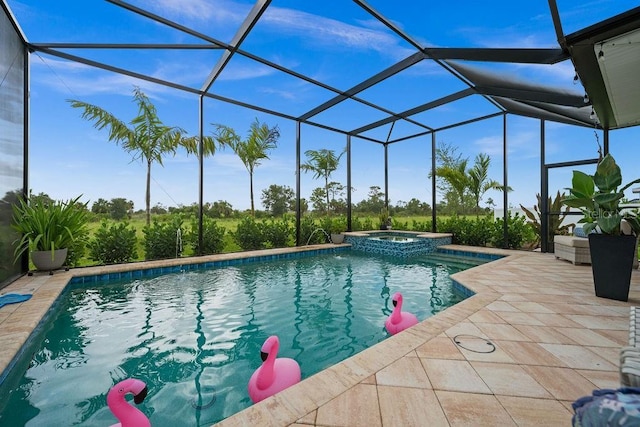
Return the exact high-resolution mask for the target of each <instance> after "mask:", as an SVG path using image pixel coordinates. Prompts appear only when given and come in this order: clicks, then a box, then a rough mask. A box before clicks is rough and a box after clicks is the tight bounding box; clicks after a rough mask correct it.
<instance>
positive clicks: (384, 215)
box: [378, 207, 392, 230]
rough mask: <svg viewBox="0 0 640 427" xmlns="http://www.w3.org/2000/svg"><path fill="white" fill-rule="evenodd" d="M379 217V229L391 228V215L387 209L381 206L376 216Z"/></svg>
mask: <svg viewBox="0 0 640 427" xmlns="http://www.w3.org/2000/svg"><path fill="white" fill-rule="evenodd" d="M378 219H380V230H391V224H392V220H391V216H390V215H389V209H387V208H386V207H385V208H382V209H380V215H379V216H378Z"/></svg>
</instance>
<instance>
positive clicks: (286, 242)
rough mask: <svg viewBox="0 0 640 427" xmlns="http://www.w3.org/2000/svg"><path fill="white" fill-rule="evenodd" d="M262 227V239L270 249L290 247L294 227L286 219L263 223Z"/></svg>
mask: <svg viewBox="0 0 640 427" xmlns="http://www.w3.org/2000/svg"><path fill="white" fill-rule="evenodd" d="M262 227H263V229H262V230H263V235H264V239H265V240H266V241H267V242H268V243H269V244H270V246H271V247H272V248H284V247H286V246H291V243H292V242H293V237H292V236H293V233H294V232H295V227H294V226H293V225H292V224H291V223H290V222H289V221H288V220H287V219H282V220H281V221H277V220H275V219H271V220H269V221H264V222H263V223H262Z"/></svg>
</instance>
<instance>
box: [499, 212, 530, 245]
mask: <svg viewBox="0 0 640 427" xmlns="http://www.w3.org/2000/svg"><path fill="white" fill-rule="evenodd" d="M533 240H535V232H534V231H533V228H532V227H531V225H530V224H529V223H527V221H526V219H525V217H524V216H522V215H520V214H518V213H516V214H515V215H514V216H513V217H512V216H511V212H508V213H507V242H506V245H505V242H504V220H503V219H502V218H498V219H496V220H495V222H494V231H493V237H492V238H491V243H492V244H493V246H496V247H498V248H502V247H506V248H508V249H520V248H522V246H523V244H524V243H525V242H531V241H533Z"/></svg>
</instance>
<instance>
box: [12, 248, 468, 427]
mask: <svg viewBox="0 0 640 427" xmlns="http://www.w3.org/2000/svg"><path fill="white" fill-rule="evenodd" d="M461 268H464V267H457V266H452V267H448V266H446V265H444V264H442V263H434V262H432V261H429V260H428V259H427V258H426V257H425V258H424V259H423V258H421V257H415V258H412V259H410V260H407V259H403V258H389V257H384V258H383V257H378V256H375V255H370V254H365V253H354V252H342V253H340V254H339V255H337V254H330V255H320V256H317V257H309V258H301V259H293V260H283V261H273V262H265V263H250V264H245V265H242V266H232V267H225V268H218V269H211V270H201V271H189V272H184V273H176V274H168V275H164V276H160V277H155V278H151V279H140V280H134V281H127V282H113V283H109V284H104V285H98V286H95V287H89V288H88V287H86V285H85V286H84V287H82V288H77V287H76V288H72V289H70V290H68V291H67V292H65V293H64V294H63V296H62V297H61V299H60V301H59V303H58V304H57V306H56V311H55V312H54V313H53V314H52V315H51V317H50V319H51V320H50V322H49V323H48V325H47V326H46V327H44V328H42V330H41V331H40V332H39V334H38V335H37V336H36V339H35V340H33V345H32V348H29V349H28V351H26V352H25V356H26V357H23V360H21V361H19V362H18V363H17V364H16V367H15V368H14V369H13V370H12V372H11V373H10V374H9V376H8V377H7V379H6V380H5V381H4V383H3V384H2V386H1V387H0V425H2V426H5V427H8V426H25V425H26V426H44V425H46V426H52V425H110V424H112V423H115V422H117V420H116V419H115V417H114V416H113V415H112V414H111V412H110V411H109V409H108V407H107V405H106V395H107V392H108V391H109V388H110V387H111V386H112V385H113V384H115V383H116V382H118V381H120V380H122V379H125V378H128V377H135V378H139V379H141V380H143V381H145V382H146V383H147V386H148V388H149V394H148V396H147V398H146V400H145V401H144V402H143V403H142V404H141V405H138V406H137V407H138V408H139V409H141V410H142V411H143V412H144V413H145V414H146V415H147V416H148V417H149V418H150V420H151V424H152V425H153V426H154V427H160V426H176V425H180V426H205V425H211V424H213V423H215V422H218V421H220V420H222V419H224V418H226V417H228V416H230V415H232V414H234V413H236V412H238V411H240V410H242V409H244V408H247V407H249V406H250V405H251V400H250V398H249V396H248V394H247V383H248V381H249V378H250V376H251V374H252V373H253V371H254V370H255V369H257V368H258V367H259V366H260V364H261V359H260V347H261V346H262V343H263V342H264V340H265V339H266V338H267V337H268V336H269V335H274V334H275V335H278V337H279V338H280V351H279V356H280V357H290V358H294V359H295V360H297V361H298V363H299V364H300V367H301V370H302V378H303V379H304V378H306V377H309V376H311V375H313V374H315V373H317V372H319V371H320V370H322V369H325V368H327V367H329V366H331V365H334V364H336V363H338V362H340V361H342V360H344V359H346V358H348V357H349V356H352V355H354V354H356V353H358V352H360V351H362V350H363V349H366V348H368V347H370V346H372V345H374V344H376V343H378V342H380V341H382V340H384V339H385V338H386V337H387V336H388V335H387V333H386V331H385V329H384V321H385V319H386V318H387V316H388V315H389V314H390V313H391V310H392V305H391V300H390V297H391V295H393V293H394V292H398V291H399V292H402V294H403V296H404V306H403V309H404V311H410V312H413V313H414V314H415V315H416V316H417V317H418V319H419V320H424V319H425V318H427V317H429V316H431V315H433V314H435V313H437V312H439V311H441V310H443V309H445V308H447V307H449V306H451V305H453V304H455V303H457V302H459V301H460V300H461V299H462V297H461V296H458V295H457V294H455V293H454V292H453V290H452V286H451V280H450V278H449V275H450V274H452V273H455V272H456V271H459V270H460V269H461Z"/></svg>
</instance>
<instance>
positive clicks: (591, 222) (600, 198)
mask: <svg viewBox="0 0 640 427" xmlns="http://www.w3.org/2000/svg"><path fill="white" fill-rule="evenodd" d="M637 183H640V178H638V179H635V180H633V181H631V182H630V183H628V184H626V185H624V186H622V187H621V185H622V172H621V171H620V167H619V166H618V165H617V164H616V161H615V160H614V158H613V156H611V154H607V155H606V156H605V157H604V158H603V159H602V160H601V161H600V162H599V163H598V167H597V168H596V173H595V174H594V175H587V174H586V173H584V172H581V171H577V170H575V171H573V178H572V180H571V188H567V190H569V192H570V194H569V195H568V196H567V197H565V198H564V199H563V203H564V204H565V205H567V206H570V207H572V208H578V209H580V210H581V211H582V213H583V214H584V217H583V218H582V219H581V220H580V221H578V222H580V223H584V224H586V225H585V226H584V231H585V233H587V234H588V233H590V232H591V231H593V230H594V229H595V228H596V227H598V228H599V229H600V231H601V232H602V234H612V235H619V234H621V230H620V225H621V223H622V220H623V219H624V220H626V222H627V223H628V224H629V225H630V226H631V228H632V229H633V233H634V234H635V235H636V236H638V235H640V222H639V221H638V218H637V216H636V215H635V214H634V213H632V212H629V211H626V212H622V211H621V209H620V202H621V201H622V198H623V197H624V191H625V190H626V189H627V188H629V187H631V186H632V185H634V184H637Z"/></svg>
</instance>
